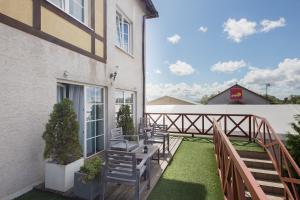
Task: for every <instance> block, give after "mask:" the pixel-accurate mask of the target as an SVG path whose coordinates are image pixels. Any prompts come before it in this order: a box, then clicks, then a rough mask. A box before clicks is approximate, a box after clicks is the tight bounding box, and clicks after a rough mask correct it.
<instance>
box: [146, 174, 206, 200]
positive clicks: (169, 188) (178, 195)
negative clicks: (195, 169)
mask: <svg viewBox="0 0 300 200" xmlns="http://www.w3.org/2000/svg"><path fill="white" fill-rule="evenodd" d="M158 185H159V187H155V188H154V190H153V191H152V192H151V195H150V197H149V198H148V199H149V200H157V199H159V200H164V199H168V200H171V199H172V200H183V199H184V200H189V199H191V200H192V199H206V196H207V190H206V188H205V186H204V185H201V184H199V183H189V182H182V181H177V180H170V179H165V178H161V179H160V180H159V183H158Z"/></svg>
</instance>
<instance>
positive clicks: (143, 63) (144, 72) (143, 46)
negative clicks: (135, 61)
mask: <svg viewBox="0 0 300 200" xmlns="http://www.w3.org/2000/svg"><path fill="white" fill-rule="evenodd" d="M146 19H147V16H146V15H144V16H143V31H142V34H143V36H142V38H143V39H142V40H143V41H142V70H143V117H144V116H145V109H146V99H145V98H146V97H145V96H146V59H145V52H146V50H145V48H146V45H145V42H146V41H145V34H146Z"/></svg>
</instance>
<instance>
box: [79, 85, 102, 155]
mask: <svg viewBox="0 0 300 200" xmlns="http://www.w3.org/2000/svg"><path fill="white" fill-rule="evenodd" d="M104 99H105V98H104V88H101V87H85V152H84V153H85V156H86V157H90V156H92V155H94V154H96V153H98V152H100V151H102V150H104V141H105V134H104V133H105V107H104V106H105V103H104Z"/></svg>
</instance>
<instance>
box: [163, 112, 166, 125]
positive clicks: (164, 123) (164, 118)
mask: <svg viewBox="0 0 300 200" xmlns="http://www.w3.org/2000/svg"><path fill="white" fill-rule="evenodd" d="M163 125H164V126H165V125H166V115H165V114H164V115H163Z"/></svg>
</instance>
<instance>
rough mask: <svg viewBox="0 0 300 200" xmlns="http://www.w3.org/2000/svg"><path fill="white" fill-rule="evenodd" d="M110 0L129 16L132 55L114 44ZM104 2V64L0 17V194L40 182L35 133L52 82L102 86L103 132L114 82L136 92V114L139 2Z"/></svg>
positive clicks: (52, 98) (48, 106) (52, 95)
mask: <svg viewBox="0 0 300 200" xmlns="http://www.w3.org/2000/svg"><path fill="white" fill-rule="evenodd" d="M116 5H118V7H119V8H120V9H122V11H123V12H125V13H126V15H127V16H128V17H129V18H130V20H131V21H132V22H133V37H134V41H133V44H134V47H133V50H134V51H133V56H129V55H127V54H125V53H124V52H122V51H121V50H119V49H118V48H117V47H115V45H114V39H115V13H116V7H117V6H116ZM107 6H108V9H107V15H108V17H107V19H108V22H107V57H108V62H107V64H103V63H101V62H98V61H95V60H93V59H91V58H88V57H86V56H83V55H80V54H78V53H76V52H73V51H70V50H68V49H65V48H63V47H60V46H58V45H55V44H53V43H50V42H47V41H45V40H42V39H39V38H37V37H34V36H32V35H30V34H27V33H24V32H22V31H19V30H16V29H14V28H11V27H9V26H6V25H4V24H1V23H0V66H1V67H0V91H1V93H0V102H1V104H0V111H1V112H0V121H1V123H0V180H1V181H0V199H4V198H5V199H9V198H12V197H14V196H16V195H19V194H22V193H23V192H26V191H27V190H29V189H31V188H32V186H33V185H36V184H37V183H41V182H43V179H44V159H43V147H44V142H43V140H42V137H41V136H42V133H43V131H44V126H45V124H46V122H47V121H48V118H49V114H50V112H51V110H52V106H53V104H55V103H56V85H57V82H70V83H73V84H88V85H96V86H104V87H106V89H107V90H106V91H107V111H108V114H107V130H106V132H107V133H108V132H109V131H110V129H111V127H112V126H113V124H114V117H115V115H114V114H115V107H114V91H115V89H114V88H117V89H123V90H130V91H135V92H136V94H137V100H136V104H137V110H136V114H137V119H138V118H139V117H141V115H142V111H143V108H142V102H143V85H142V82H143V77H142V23H143V15H144V11H143V7H142V4H141V1H139V0H108V1H107ZM116 65H118V66H119V71H118V76H117V79H116V81H115V83H113V84H111V81H110V79H109V73H111V72H112V71H113V69H114V66H116ZM64 71H68V74H69V76H68V77H67V78H64V77H63V73H64Z"/></svg>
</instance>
